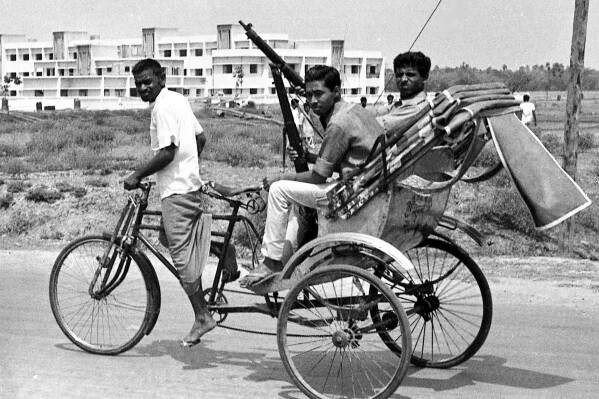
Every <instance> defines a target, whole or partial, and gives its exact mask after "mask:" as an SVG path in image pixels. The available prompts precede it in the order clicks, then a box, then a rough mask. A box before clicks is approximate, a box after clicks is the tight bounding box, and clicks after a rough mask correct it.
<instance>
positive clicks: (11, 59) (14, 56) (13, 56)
mask: <svg viewBox="0 0 599 399" xmlns="http://www.w3.org/2000/svg"><path fill="white" fill-rule="evenodd" d="M8 59H9V60H10V61H16V60H17V55H16V54H11V55H10V57H9V58H8Z"/></svg>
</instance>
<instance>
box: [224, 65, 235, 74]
mask: <svg viewBox="0 0 599 399" xmlns="http://www.w3.org/2000/svg"><path fill="white" fill-rule="evenodd" d="M223 73H233V65H232V64H225V65H223Z"/></svg>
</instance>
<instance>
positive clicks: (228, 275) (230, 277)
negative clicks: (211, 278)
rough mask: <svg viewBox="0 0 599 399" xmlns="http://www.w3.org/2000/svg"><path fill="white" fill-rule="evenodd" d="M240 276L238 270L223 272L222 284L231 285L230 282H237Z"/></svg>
mask: <svg viewBox="0 0 599 399" xmlns="http://www.w3.org/2000/svg"><path fill="white" fill-rule="evenodd" d="M240 276H241V272H240V271H239V270H235V271H234V272H230V271H228V270H225V271H224V272H223V282H225V283H231V282H233V281H235V280H237V279H238V278H239V277H240Z"/></svg>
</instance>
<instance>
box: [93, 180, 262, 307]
mask: <svg viewBox="0 0 599 399" xmlns="http://www.w3.org/2000/svg"><path fill="white" fill-rule="evenodd" d="M152 185H153V184H152V183H145V184H143V185H141V186H140V189H141V193H136V194H135V195H132V196H129V200H128V202H127V205H126V206H125V207H124V208H123V210H122V211H121V216H120V218H119V221H118V222H117V225H116V228H115V229H114V231H113V233H112V234H111V236H110V243H111V245H110V246H109V248H108V249H107V250H106V252H105V253H104V256H103V257H102V259H101V260H100V262H99V264H100V266H99V267H98V269H97V270H96V273H95V275H94V278H93V279H92V281H91V283H90V286H89V293H90V295H92V296H93V297H95V298H101V297H103V296H106V295H109V294H110V292H112V290H114V288H116V287H117V286H118V285H119V283H120V282H122V281H123V279H124V278H125V277H126V275H127V271H128V267H129V262H130V258H129V257H128V256H127V254H128V253H130V252H132V251H138V250H139V245H138V240H139V242H141V244H143V246H144V247H145V248H146V249H147V250H149V251H150V252H151V253H152V254H153V255H154V256H155V257H156V258H157V259H158V260H159V261H160V262H161V263H162V264H163V265H164V266H165V267H166V268H167V270H168V271H169V272H171V274H172V275H173V276H175V278H177V280H179V274H178V272H177V269H176V268H175V267H174V266H173V264H172V263H171V262H170V261H169V260H168V259H167V258H166V257H165V256H164V255H163V254H162V253H161V252H160V251H159V250H158V249H157V248H156V247H155V246H154V245H153V244H152V243H151V242H150V240H149V239H148V237H147V236H146V235H144V234H143V233H142V231H143V230H154V231H160V230H162V227H161V226H159V225H157V224H144V223H143V221H144V217H146V216H156V217H159V216H162V212H160V211H158V210H149V209H147V208H148V197H149V193H150V189H151V187H152ZM206 194H207V195H209V196H211V197H213V198H216V199H219V200H224V201H226V202H227V203H229V205H230V206H231V207H232V211H231V213H230V214H219V215H212V219H213V220H217V221H226V222H228V224H227V228H226V231H225V232H221V231H212V236H215V237H222V238H223V244H222V250H221V253H220V255H219V260H218V265H217V268H216V274H215V276H214V280H213V282H212V287H211V290H210V297H209V298H208V303H209V304H213V303H215V301H216V295H217V293H218V292H221V291H222V289H223V288H224V285H225V282H224V281H223V279H222V278H221V276H222V271H223V268H224V265H225V257H226V253H227V249H228V248H229V245H230V244H231V238H232V236H233V231H234V229H235V225H236V224H237V223H238V222H243V223H245V225H246V226H249V228H250V229H251V231H252V233H253V234H255V236H256V237H257V236H258V231H257V229H256V228H255V226H254V225H253V223H252V222H251V221H250V220H249V219H248V218H247V217H245V216H243V215H240V214H239V209H240V208H244V207H246V205H245V204H244V202H242V201H239V200H235V199H231V198H227V197H224V196H221V195H218V194H214V193H206ZM119 253H121V261H120V262H119V264H118V266H116V267H117V268H116V270H115V271H114V272H113V268H114V267H115V263H114V262H115V260H116V257H117V254H119ZM102 269H106V270H105V273H104V277H103V279H102V282H101V283H100V288H99V289H94V287H95V286H96V284H97V280H98V278H99V276H100V274H101V271H102ZM111 276H112V277H111Z"/></svg>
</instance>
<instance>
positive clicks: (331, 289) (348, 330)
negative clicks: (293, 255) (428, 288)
mask: <svg viewBox="0 0 599 399" xmlns="http://www.w3.org/2000/svg"><path fill="white" fill-rule="evenodd" d="M373 307H377V309H378V314H379V315H382V316H381V317H380V318H379V319H376V320H375V319H373V318H372V317H370V311H371V309H372V308H373ZM383 332H384V333H385V334H387V335H388V336H389V337H393V339H394V342H398V343H399V345H400V346H401V347H402V348H404V351H402V353H400V354H399V356H398V355H397V354H396V353H394V352H393V351H392V350H389V348H390V347H388V346H385V345H383V344H382V342H381V339H380V335H379V334H381V333H383ZM277 342H278V346H279V353H280V355H281V359H282V361H283V364H284V366H285V369H286V370H287V372H288V373H289V375H290V377H291V379H292V380H293V381H294V383H295V384H296V385H297V386H298V387H299V388H300V389H301V390H302V392H303V393H305V394H306V395H307V396H308V397H310V398H317V399H322V398H333V397H334V398H387V397H389V396H390V395H392V394H393V392H395V390H396V389H397V388H398V387H399V385H400V384H401V381H402V380H403V378H404V376H405V374H406V371H407V368H408V366H409V360H410V353H411V350H410V348H411V342H412V341H411V336H410V328H409V326H408V319H407V316H406V314H405V311H404V310H403V308H402V306H401V304H400V302H399V300H398V299H397V298H396V296H395V295H394V293H393V292H391V290H390V289H389V288H388V287H387V286H386V285H385V283H383V282H382V281H381V280H380V279H379V278H377V277H376V276H374V274H372V273H371V272H369V271H364V270H362V269H360V268H357V267H354V266H347V265H327V266H321V267H318V268H316V269H315V270H314V271H312V272H310V273H309V274H307V275H306V276H305V277H303V278H302V279H301V280H300V281H299V283H298V284H297V285H296V286H294V287H293V288H292V289H291V290H290V291H289V293H288V294H287V295H286V297H285V301H284V302H283V304H282V307H281V310H280V313H279V318H278V325H277Z"/></svg>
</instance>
